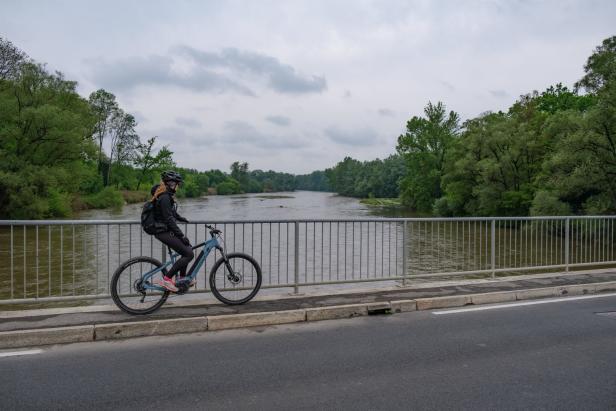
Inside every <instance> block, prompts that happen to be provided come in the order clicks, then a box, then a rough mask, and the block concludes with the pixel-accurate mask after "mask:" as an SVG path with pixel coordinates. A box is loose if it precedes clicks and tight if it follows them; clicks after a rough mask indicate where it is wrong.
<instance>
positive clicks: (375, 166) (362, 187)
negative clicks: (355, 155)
mask: <svg viewBox="0 0 616 411" xmlns="http://www.w3.org/2000/svg"><path fill="white" fill-rule="evenodd" d="M325 175H326V176H327V179H328V181H329V183H330V185H331V187H332V189H333V190H334V191H335V192H337V193H338V194H341V195H345V196H350V197H360V198H372V197H374V198H392V197H398V196H399V193H400V189H399V185H400V181H401V180H402V178H403V177H404V176H405V175H406V164H405V161H404V159H403V158H402V156H400V155H392V156H389V157H388V158H386V159H385V160H379V159H376V160H373V161H364V162H361V161H358V160H355V159H352V158H350V157H346V158H345V159H344V160H343V161H341V162H339V163H338V164H336V166H335V167H333V168H330V169H327V170H325Z"/></svg>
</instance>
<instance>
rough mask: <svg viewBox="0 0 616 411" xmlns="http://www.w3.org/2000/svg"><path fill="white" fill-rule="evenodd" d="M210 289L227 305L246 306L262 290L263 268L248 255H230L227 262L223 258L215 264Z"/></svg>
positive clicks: (211, 273)
mask: <svg viewBox="0 0 616 411" xmlns="http://www.w3.org/2000/svg"><path fill="white" fill-rule="evenodd" d="M227 261H228V264H227V263H226V262H227ZM210 288H211V289H212V294H214V297H216V298H217V299H218V300H219V301H221V302H223V303H225V304H229V305H237V304H244V303H246V302H248V301H250V300H251V299H252V298H253V297H254V296H255V295H256V294H257V292H258V291H259V288H261V267H259V264H258V263H257V262H256V261H255V259H254V258H252V257H251V256H249V255H248V254H244V253H231V254H228V255H227V260H225V258H224V257H223V258H220V259H219V260H218V261H216V263H214V266H213V267H212V271H211V272H210Z"/></svg>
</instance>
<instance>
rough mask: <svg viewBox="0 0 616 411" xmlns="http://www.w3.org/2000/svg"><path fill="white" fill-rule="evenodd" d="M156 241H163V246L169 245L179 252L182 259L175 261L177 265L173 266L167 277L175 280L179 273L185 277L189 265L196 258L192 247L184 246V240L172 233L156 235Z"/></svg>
mask: <svg viewBox="0 0 616 411" xmlns="http://www.w3.org/2000/svg"><path fill="white" fill-rule="evenodd" d="M156 239H158V240H159V241H161V242H162V243H163V244H166V245H168V246H169V247H171V249H172V250H174V251H177V252H178V253H180V255H181V257H180V258H178V259H177V260H176V261H175V264H173V265H172V266H171V268H170V269H169V271H168V272H167V277H169V278H173V276H175V275H176V274H177V273H178V271H179V272H180V275H181V276H185V275H186V267H188V263H190V260H192V259H193V258H194V257H195V253H193V250H192V247H190V246H187V245H186V244H184V243H183V242H182V240H180V239H179V238H177V237H176V236H174V235H173V234H172V233H171V232H165V233H160V234H156Z"/></svg>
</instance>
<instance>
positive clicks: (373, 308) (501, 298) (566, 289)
mask: <svg viewBox="0 0 616 411" xmlns="http://www.w3.org/2000/svg"><path fill="white" fill-rule="evenodd" d="M607 292H616V281H609V282H604V283H594V284H574V285H568V286H555V287H545V288H535V289H529V290H518V291H500V292H494V293H483V294H468V295H451V296H446V297H433V298H418V299H416V300H392V301H383V302H371V303H362V304H347V305H337V306H328V307H315V308H306V309H299V310H285V311H270V312H262V313H247V314H226V315H214V316H207V317H203V316H201V317H190V318H177V319H166V320H153V321H152V320H148V321H135V322H128V323H111V324H90V325H81V326H75V327H57V328H44V329H34V330H18V331H4V332H0V349H3V348H18V347H29V346H39V345H50V344H66V343H74V342H88V341H104V340H116V339H122V338H132V337H143V336H154V335H169V334H179V333H192V332H203V331H217V330H226V329H231V328H244V327H254V326H265V325H276V324H290V323H298V322H309V321H321V320H332V319H342V318H353V317H360V316H366V315H370V314H386V313H403V312H410V311H423V310H433V309H439V308H453V307H462V306H465V305H480V304H494V303H503V302H512V301H519V300H532V299H539V298H549V297H562V296H575V295H586V294H598V293H607Z"/></svg>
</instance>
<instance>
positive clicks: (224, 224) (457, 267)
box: [0, 191, 615, 299]
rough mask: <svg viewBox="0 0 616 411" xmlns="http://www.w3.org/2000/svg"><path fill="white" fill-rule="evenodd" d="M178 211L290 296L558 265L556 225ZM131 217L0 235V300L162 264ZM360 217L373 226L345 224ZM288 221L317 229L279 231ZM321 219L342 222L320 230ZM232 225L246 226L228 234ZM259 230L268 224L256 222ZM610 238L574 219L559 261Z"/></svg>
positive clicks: (346, 206)
mask: <svg viewBox="0 0 616 411" xmlns="http://www.w3.org/2000/svg"><path fill="white" fill-rule="evenodd" d="M179 204H180V208H179V212H180V214H182V215H184V216H185V217H187V218H188V219H189V220H192V221H195V220H206V221H219V222H220V223H219V224H218V225H217V226H218V228H220V229H221V230H223V232H224V238H225V239H226V250H227V251H228V252H232V251H243V252H246V253H248V254H251V255H253V256H254V257H255V258H256V259H257V260H258V261H259V263H260V265H261V267H262V269H263V275H264V286H279V285H290V284H293V283H294V281H295V280H296V278H297V281H298V282H299V283H300V284H312V283H317V282H337V281H356V280H366V279H378V278H392V277H396V278H400V277H401V276H412V275H420V274H424V275H425V274H432V273H446V272H459V271H485V272H490V271H491V270H492V269H495V270H498V269H511V271H516V270H520V269H523V268H525V267H531V266H551V265H553V266H556V265H561V264H564V263H565V260H566V250H565V248H566V247H565V245H566V241H565V234H566V226H565V222H564V220H546V221H534V222H531V221H508V222H505V221H497V222H496V223H495V224H494V232H493V233H492V222H491V221H440V222H439V221H412V222H411V221H409V222H406V223H403V222H400V221H386V220H384V221H383V220H381V221H379V220H380V219H382V217H388V218H391V217H403V216H404V217H409V215H408V214H407V215H404V214H405V213H404V212H403V211H400V210H392V209H380V208H370V207H368V206H365V205H363V204H361V203H360V202H359V201H358V200H357V199H353V198H348V197H341V196H337V195H333V194H331V193H319V192H301V191H300V192H293V193H276V194H271V195H269V194H249V195H237V196H212V197H206V198H202V199H180V200H179ZM140 209H141V205H140V204H132V205H128V206H125V207H123V208H122V209H121V210H90V211H87V212H83V213H80V214H79V215H78V216H77V217H76V218H77V219H80V220H118V223H111V224H105V225H94V224H89V225H88V224H70V223H67V224H63V225H40V226H27V227H24V226H13V227H9V226H0V299H22V298H34V297H46V296H73V295H75V296H83V295H96V294H107V293H108V288H109V279H110V277H111V276H112V275H113V272H114V271H115V270H116V268H117V267H118V265H119V264H120V262H122V261H125V260H126V259H129V258H131V257H135V256H139V255H147V256H150V257H154V258H156V259H159V260H164V259H165V258H166V256H165V249H164V248H163V246H162V245H161V244H160V243H159V242H158V241H157V240H155V239H154V238H153V237H151V236H148V235H147V234H145V233H143V231H142V230H141V227H140V226H139V224H126V223H124V222H121V220H124V221H125V220H133V221H135V220H137V219H138V218H139V213H140ZM358 217H361V218H372V219H375V220H376V221H363V222H351V221H348V219H352V218H358ZM293 219H297V220H317V221H314V222H312V221H311V222H299V223H294V222H287V221H288V220H293ZM325 219H333V220H341V221H334V222H328V221H318V220H325ZM345 219H347V221H344V220H345ZM238 220H244V221H247V222H246V223H241V224H234V223H233V222H237V221H238ZM262 220H269V221H273V222H265V223H264V222H255V221H262ZM181 227H182V228H183V230H184V231H185V233H186V234H187V236H188V237H189V238H190V239H191V241H192V242H193V244H196V243H198V242H201V241H204V240H205V239H206V234H207V233H206V229H205V226H204V224H188V225H181ZM614 231H615V230H614V220H613V219H611V218H602V219H596V220H585V219H572V220H571V224H570V227H569V261H570V262H571V263H587V262H596V261H613V260H614V259H615V257H614ZM492 242H494V247H495V254H494V257H492V253H491V247H492ZM296 244H297V256H296V254H295V249H296ZM405 245H406V247H405ZM405 253H406V262H405V261H404V258H403V256H404V255H405ZM219 257H220V255H219V254H218V253H217V252H216V253H213V255H211V256H210V257H208V259H207V261H206V264H205V266H204V267H202V269H201V272H200V276H199V282H198V285H197V287H198V288H201V289H203V288H205V287H206V275H204V274H205V273H209V270H210V268H211V267H212V265H213V264H214V262H215V261H216V259H217V258H219ZM405 266H406V272H405V271H404V267H405Z"/></svg>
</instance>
